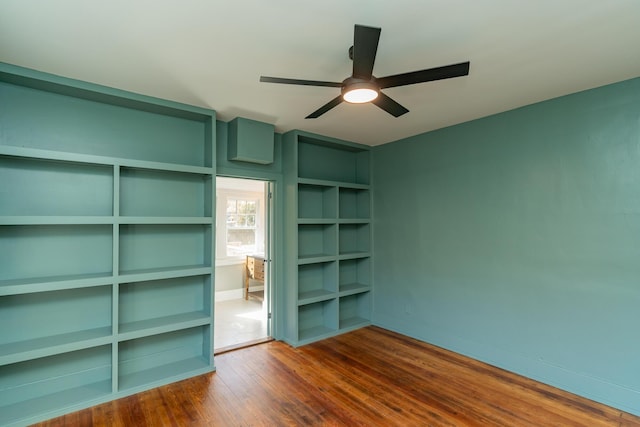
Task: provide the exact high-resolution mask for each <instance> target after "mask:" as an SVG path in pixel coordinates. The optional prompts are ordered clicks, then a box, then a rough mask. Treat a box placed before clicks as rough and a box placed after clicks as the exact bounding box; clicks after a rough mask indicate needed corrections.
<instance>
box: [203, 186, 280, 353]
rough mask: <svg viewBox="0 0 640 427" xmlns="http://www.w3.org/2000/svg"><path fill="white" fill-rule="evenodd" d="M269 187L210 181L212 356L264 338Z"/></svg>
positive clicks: (267, 297)
mask: <svg viewBox="0 0 640 427" xmlns="http://www.w3.org/2000/svg"><path fill="white" fill-rule="evenodd" d="M270 185H271V184H270V183H269V182H268V181H259V180H253V179H240V178H228V177H217V178H216V206H217V207H216V269H215V293H214V302H215V323H214V325H215V328H214V352H215V353H216V354H219V353H222V352H224V351H228V350H232V349H236V348H239V347H244V346H247V345H253V344H255V343H258V342H262V341H267V340H269V339H270V334H271V325H270V315H269V313H270V311H271V310H270V305H269V304H270V292H269V290H270V274H269V273H270V272H269V266H270V262H269V261H268V260H269V259H270V257H269V252H270V250H269V248H270V246H271V245H270V238H271V233H270V217H271V215H270V212H269V211H270V206H271V204H270V197H269V194H270V191H269V186H270Z"/></svg>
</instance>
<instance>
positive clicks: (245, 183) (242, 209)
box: [216, 177, 266, 265]
mask: <svg viewBox="0 0 640 427" xmlns="http://www.w3.org/2000/svg"><path fill="white" fill-rule="evenodd" d="M264 185H265V184H264V182H263V181H253V180H246V179H237V178H221V177H218V178H217V184H216V264H217V265H228V264H235V263H238V262H241V261H244V259H245V256H246V255H263V254H264V245H265V243H264V240H265V228H264V227H265V211H264V209H265V206H266V204H265V198H264V197H265V187H264Z"/></svg>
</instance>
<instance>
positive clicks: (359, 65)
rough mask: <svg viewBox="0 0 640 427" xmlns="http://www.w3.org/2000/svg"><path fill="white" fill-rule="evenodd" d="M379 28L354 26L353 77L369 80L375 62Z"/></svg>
mask: <svg viewBox="0 0 640 427" xmlns="http://www.w3.org/2000/svg"><path fill="white" fill-rule="evenodd" d="M380 31H381V30H380V28H375V27H365V26H364V25H356V26H355V29H354V32H353V77H356V78H359V79H364V80H370V79H371V73H373V64H374V62H375V61H376V52H377V50H378V41H379V40H380Z"/></svg>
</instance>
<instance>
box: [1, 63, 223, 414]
mask: <svg viewBox="0 0 640 427" xmlns="http://www.w3.org/2000/svg"><path fill="white" fill-rule="evenodd" d="M0 118H1V119H2V126H3V132H2V133H1V134H0V253H1V254H2V256H1V257H0V324H1V325H2V328H1V329H0V425H3V426H4V425H16V426H17V425H26V424H30V423H33V422H36V421H39V420H43V419H47V418H51V417H54V416H57V415H62V414H64V413H67V412H70V411H74V410H78V409H81V408H83V407H87V406H91V405H94V404H97V403H101V402H104V401H107V400H111V399H115V398H119V397H122V396H125V395H127V394H131V393H135V392H138V391H141V390H144V389H148V388H151V387H156V386H158V385H161V384H165V383H168V382H171V381H176V380H179V379H184V378H187V377H190V376H193V375H198V374H201V373H204V372H208V371H211V370H213V369H214V363H213V345H212V340H213V336H212V333H213V332H212V331H213V309H212V302H213V301H212V295H213V278H214V276H213V263H212V260H213V259H214V253H213V251H214V236H213V234H214V218H213V212H215V206H214V203H215V200H214V187H215V185H214V181H215V158H214V153H215V130H214V129H215V113H214V112H213V111H210V110H206V109H201V108H196V107H190V106H186V105H181V104H177V103H171V102H168V101H162V100H157V99H152V98H148V97H143V96H139V95H135V94H130V93H125V92H121V91H116V90H113V89H109V88H103V87H98V86H95V85H90V84H85V83H82V82H77V81H72V80H68V79H63V78H60V77H56V76H51V75H46V74H42V73H37V72H33V71H30V70H25V69H21V68H19V67H13V66H8V65H6V64H0Z"/></svg>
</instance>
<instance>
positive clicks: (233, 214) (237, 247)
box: [226, 198, 258, 256]
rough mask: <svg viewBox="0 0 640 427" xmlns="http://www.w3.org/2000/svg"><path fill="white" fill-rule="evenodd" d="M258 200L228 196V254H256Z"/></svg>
mask: <svg viewBox="0 0 640 427" xmlns="http://www.w3.org/2000/svg"><path fill="white" fill-rule="evenodd" d="M257 214H258V201H257V200H247V199H238V198H227V213H226V225H227V227H226V228H227V233H226V255H227V256H238V255H249V254H255V253H256V251H257V247H256V231H257V227H256V224H257V221H256V215H257Z"/></svg>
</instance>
